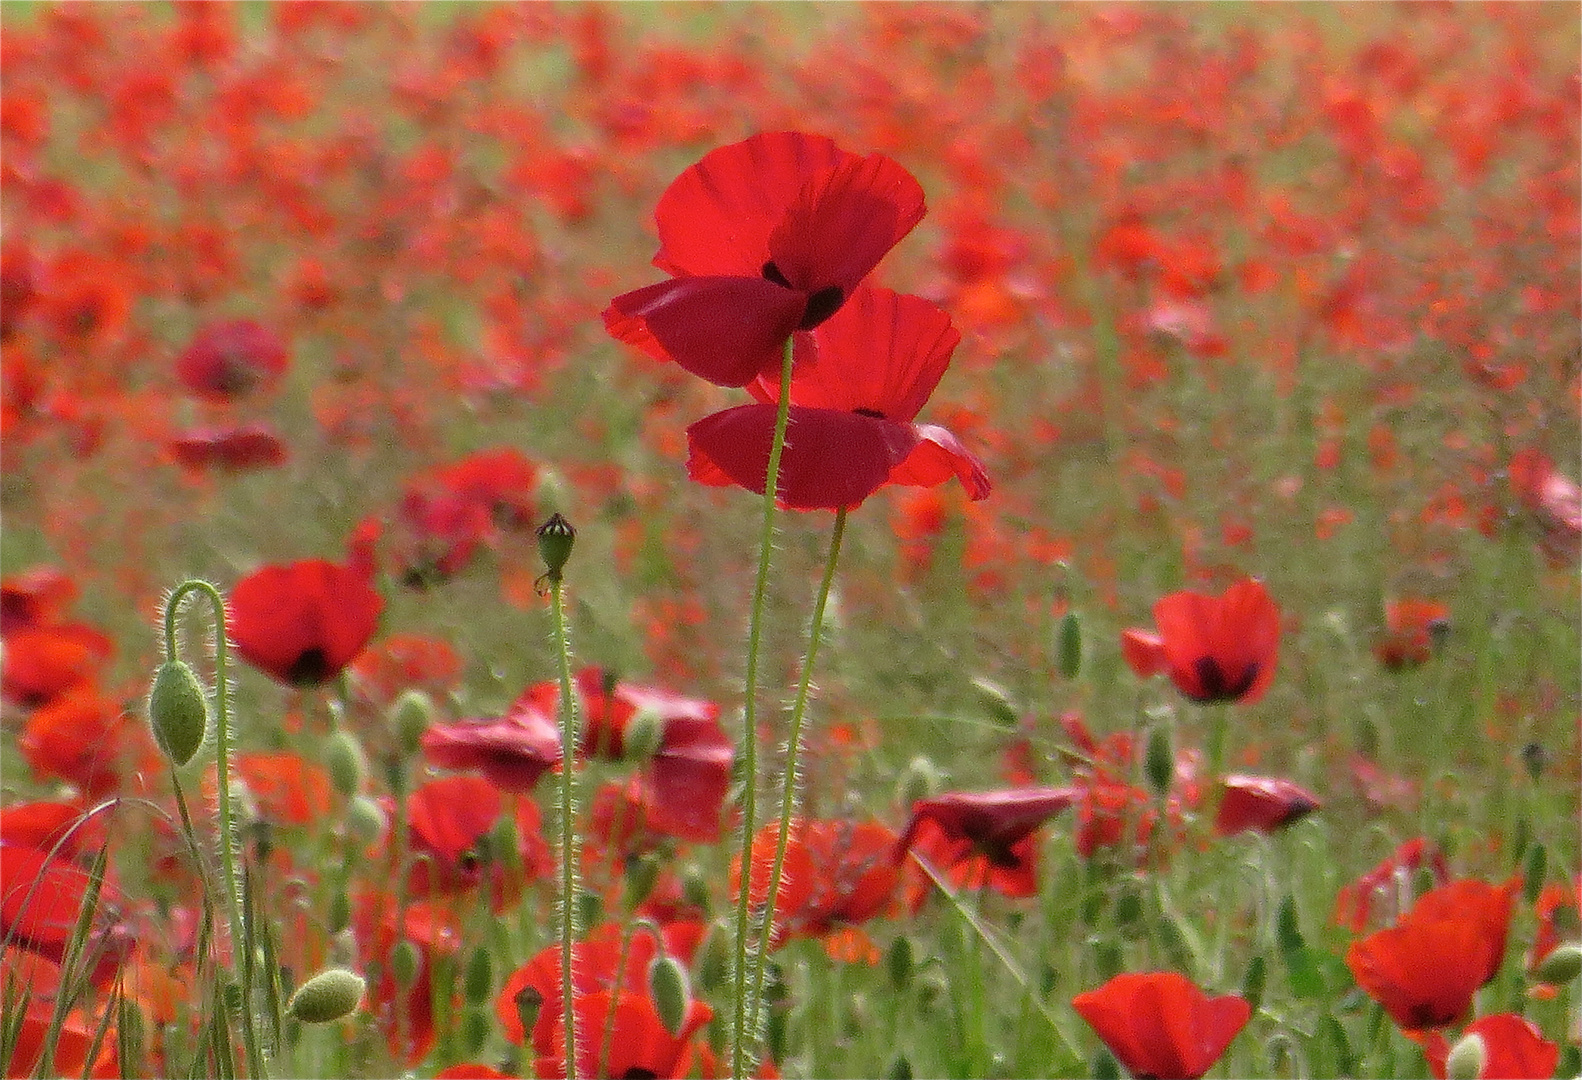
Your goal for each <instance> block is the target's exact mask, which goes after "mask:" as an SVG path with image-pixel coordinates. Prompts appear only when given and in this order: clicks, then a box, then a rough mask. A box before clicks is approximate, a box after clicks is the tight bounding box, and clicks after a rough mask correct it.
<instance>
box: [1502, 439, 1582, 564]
mask: <svg viewBox="0 0 1582 1080" xmlns="http://www.w3.org/2000/svg"><path fill="white" fill-rule="evenodd" d="M1510 478H1511V488H1512V490H1514V491H1515V493H1516V497H1517V498H1518V499H1520V500H1521V503H1522V505H1523V507H1525V508H1526V509H1527V511H1528V512H1529V513H1530V514H1531V515H1532V517H1533V520H1534V521H1535V522H1536V523H1537V525H1538V529H1539V538H1538V544H1539V547H1540V548H1542V549H1543V553H1544V556H1545V558H1547V559H1548V561H1549V563H1550V565H1551V566H1557V567H1559V566H1574V565H1575V564H1576V561H1577V559H1578V558H1579V557H1582V487H1579V486H1578V485H1577V483H1576V481H1575V480H1572V479H1571V478H1570V477H1568V476H1566V475H1565V474H1564V473H1562V472H1560V470H1558V469H1557V468H1555V464H1554V462H1553V461H1551V460H1550V459H1549V458H1548V456H1547V455H1545V454H1544V453H1543V452H1541V451H1538V450H1534V449H1532V448H1531V447H1526V448H1523V449H1521V450H1518V451H1517V452H1516V453H1515V454H1513V455H1511V461H1510Z"/></svg>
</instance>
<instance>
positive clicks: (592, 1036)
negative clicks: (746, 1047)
mask: <svg viewBox="0 0 1582 1080" xmlns="http://www.w3.org/2000/svg"><path fill="white" fill-rule="evenodd" d="M645 974H646V973H645ZM627 985H628V988H627V989H625V990H622V991H621V992H620V993H619V994H613V993H612V992H611V991H609V990H597V991H595V992H593V993H591V994H586V995H583V996H579V997H578V998H577V999H576V1000H575V1003H574V1004H573V1006H572V1008H573V1010H574V1012H575V1013H576V1017H575V1019H574V1020H573V1023H575V1024H576V1025H577V1027H576V1030H577V1031H578V1032H579V1033H580V1037H579V1038H578V1040H577V1075H578V1076H585V1077H595V1078H597V1077H656V1078H665V1077H683V1076H691V1075H693V1065H694V1064H695V1061H696V1057H697V1054H698V1052H699V1050H700V1049H701V1047H699V1046H696V1045H694V1043H693V1036H694V1035H696V1034H697V1033H698V1032H699V1031H700V1030H701V1029H702V1027H703V1025H704V1024H707V1023H708V1022H709V1020H710V1019H712V1018H713V1016H714V1010H713V1009H711V1008H710V1007H709V1006H708V1005H706V1004H705V1003H704V1002H701V1001H698V1000H696V999H694V1000H692V1001H689V1002H688V1003H687V1009H686V1012H685V1013H684V1014H683V1016H682V1020H681V1029H680V1030H679V1031H677V1032H676V1033H675V1034H674V1035H672V1034H671V1033H670V1032H669V1031H668V1030H667V1029H666V1028H665V1025H664V1023H663V1022H662V1021H661V1020H660V1019H659V1010H658V1009H656V1008H655V1007H654V1003H653V1001H652V1000H650V999H649V997H648V995H647V994H646V993H637V992H634V990H633V989H632V988H631V986H632V984H630V983H629V984H627ZM636 985H637V987H638V988H644V987H646V983H645V982H639V983H637V984H636ZM556 1000H557V1001H558V1000H559V999H558V998H557V999H556ZM545 1012H547V1013H549V1014H550V1022H551V1027H550V1029H549V1035H548V1036H547V1037H546V1038H545V1039H544V1040H543V1041H542V1042H539V1041H536V1040H535V1044H534V1048H535V1049H536V1050H537V1051H538V1056H537V1057H536V1058H535V1059H534V1061H533V1075H534V1076H540V1077H546V1078H547V1077H559V1076H565V1075H566V1035H565V1030H566V1028H565V1016H564V1015H563V1013H562V1011H561V1010H560V1009H557V1008H550V1007H546V1008H545ZM606 1026H608V1028H609V1031H610V1037H609V1039H608V1040H606V1039H604V1038H603V1037H602V1035H601V1034H600V1033H602V1032H603V1031H604V1030H605V1028H606ZM606 1046H608V1056H607V1057H605V1058H604V1062H603V1065H604V1067H603V1068H600V1058H601V1057H603V1056H604V1055H605V1048H606Z"/></svg>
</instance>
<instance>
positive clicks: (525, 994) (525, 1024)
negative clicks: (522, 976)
mask: <svg viewBox="0 0 1582 1080" xmlns="http://www.w3.org/2000/svg"><path fill="white" fill-rule="evenodd" d="M511 1001H512V1004H514V1005H515V1006H516V1018H517V1019H518V1020H520V1021H521V1023H522V1030H523V1031H532V1030H533V1029H534V1028H535V1027H537V1026H538V1014H539V1013H540V1012H541V1011H543V1008H544V994H543V992H542V991H540V990H537V989H534V988H533V987H531V986H524V987H522V989H520V990H518V991H517V992H516V994H515V995H514V996H513V997H512V998H511Z"/></svg>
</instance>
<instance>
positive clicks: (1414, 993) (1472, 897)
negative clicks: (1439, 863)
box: [1346, 878, 1521, 1031]
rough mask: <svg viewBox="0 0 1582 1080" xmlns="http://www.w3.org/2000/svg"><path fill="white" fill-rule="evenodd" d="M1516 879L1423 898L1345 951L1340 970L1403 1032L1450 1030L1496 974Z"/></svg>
mask: <svg viewBox="0 0 1582 1080" xmlns="http://www.w3.org/2000/svg"><path fill="white" fill-rule="evenodd" d="M1520 887H1521V881H1520V879H1515V878H1513V879H1512V880H1511V881H1508V882H1506V883H1505V884H1503V885H1490V884H1488V883H1487V882H1483V881H1471V880H1464V881H1455V882H1452V883H1451V884H1449V885H1445V886H1442V887H1440V888H1438V889H1434V890H1433V891H1432V892H1428V893H1424V894H1423V896H1422V897H1421V898H1420V899H1419V900H1418V901H1417V903H1416V904H1414V905H1413V906H1412V910H1411V911H1409V912H1407V913H1406V915H1405V916H1404V917H1402V918H1401V920H1400V921H1399V922H1397V923H1396V924H1395V925H1394V926H1392V927H1389V928H1387V929H1384V930H1380V931H1378V932H1377V933H1374V934H1370V935H1369V936H1367V937H1365V938H1362V939H1360V940H1358V941H1354V942H1352V944H1351V948H1349V949H1348V950H1346V966H1347V967H1349V968H1350V969H1351V973H1352V975H1353V976H1354V977H1355V978H1356V980H1357V985H1358V986H1360V987H1362V989H1363V990H1365V991H1367V993H1368V995H1369V996H1370V997H1372V998H1373V999H1374V1000H1375V1001H1377V1002H1378V1003H1379V1004H1381V1005H1383V1006H1384V1010H1385V1011H1386V1012H1388V1013H1389V1014H1390V1018H1391V1019H1392V1020H1394V1021H1395V1022H1396V1024H1397V1025H1399V1026H1400V1027H1401V1028H1402V1029H1403V1030H1408V1031H1411V1030H1422V1029H1426V1028H1439V1027H1444V1026H1446V1025H1447V1024H1454V1023H1456V1022H1457V1021H1459V1020H1460V1019H1461V1018H1462V1017H1464V1016H1465V1015H1466V1014H1467V1010H1468V1009H1470V1008H1471V1007H1472V995H1473V994H1475V993H1476V992H1477V990H1478V988H1479V987H1480V986H1482V985H1484V984H1485V983H1487V982H1488V981H1489V980H1490V979H1492V978H1494V976H1495V974H1496V973H1497V972H1498V971H1499V969H1500V964H1501V962H1502V961H1503V960H1504V958H1505V938H1506V934H1507V933H1508V932H1509V930H1510V922H1511V904H1512V899H1513V897H1514V896H1515V894H1516V892H1517V890H1518V889H1519V888H1520Z"/></svg>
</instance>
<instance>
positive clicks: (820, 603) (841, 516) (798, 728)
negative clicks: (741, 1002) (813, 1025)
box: [752, 506, 846, 1031]
mask: <svg viewBox="0 0 1582 1080" xmlns="http://www.w3.org/2000/svg"><path fill="white" fill-rule="evenodd" d="M845 534H846V508H845V507H844V506H843V507H841V508H840V509H839V510H837V511H835V531H834V533H833V535H831V537H830V541H829V558H828V559H826V560H825V562H824V580H823V581H822V582H821V583H820V584H819V589H818V599H817V600H816V601H814V604H813V619H812V622H811V624H810V625H809V627H808V642H807V658H806V659H805V660H804V661H803V662H802V679H801V682H800V683H798V685H797V691H796V704H794V705H793V706H792V707H791V733H790V735H789V736H788V738H787V742H786V767H785V779H784V783H783V784H782V787H781V793H780V835H779V837H778V839H776V841H775V861H774V865H773V867H772V868H771V869H770V871H769V894H768V896H767V898H766V899H765V901H764V925H763V927H762V929H761V930H760V931H759V939H758V951H757V953H756V955H755V956H754V957H753V992H752V1009H753V1013H752V1030H754V1031H756V1030H757V1029H758V1007H759V1005H760V1004H761V1003H762V1002H763V991H764V956H765V954H766V953H768V952H769V949H770V946H771V944H772V941H771V939H772V937H773V935H774V925H775V898H776V896H777V894H778V893H779V891H780V875H781V873H782V872H783V871H784V870H785V859H786V847H787V845H788V843H789V841H790V837H791V817H792V814H793V812H794V811H795V810H796V795H797V756H798V754H799V752H800V751H801V749H802V718H803V716H804V715H806V712H807V699H808V691H809V689H810V688H811V686H812V684H813V662H814V660H816V659H817V658H818V647H819V641H820V639H821V638H822V637H823V629H824V608H825V605H826V604H827V603H828V602H829V590H830V586H831V585H832V584H833V583H834V581H835V565H836V563H838V562H839V561H840V542H841V538H842V537H843V536H845Z"/></svg>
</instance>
